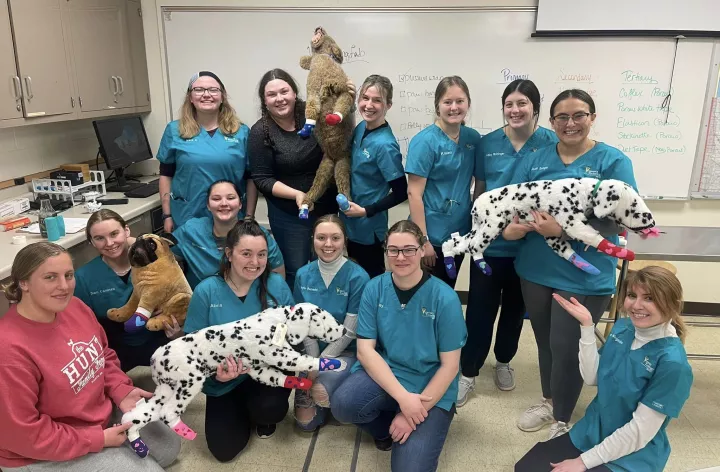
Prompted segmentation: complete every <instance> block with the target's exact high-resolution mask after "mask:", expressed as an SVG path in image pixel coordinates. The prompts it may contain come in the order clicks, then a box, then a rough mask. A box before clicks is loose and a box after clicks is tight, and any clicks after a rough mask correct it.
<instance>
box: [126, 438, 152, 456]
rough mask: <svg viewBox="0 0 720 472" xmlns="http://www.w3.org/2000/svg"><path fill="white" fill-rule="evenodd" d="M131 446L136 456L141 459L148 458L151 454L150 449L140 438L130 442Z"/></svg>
mask: <svg viewBox="0 0 720 472" xmlns="http://www.w3.org/2000/svg"><path fill="white" fill-rule="evenodd" d="M130 446H132V450H133V451H135V454H137V455H138V456H139V457H147V455H148V452H150V449H148V447H147V446H146V445H145V443H144V442H143V440H142V439H140V438H137V439H136V440H135V441H130Z"/></svg>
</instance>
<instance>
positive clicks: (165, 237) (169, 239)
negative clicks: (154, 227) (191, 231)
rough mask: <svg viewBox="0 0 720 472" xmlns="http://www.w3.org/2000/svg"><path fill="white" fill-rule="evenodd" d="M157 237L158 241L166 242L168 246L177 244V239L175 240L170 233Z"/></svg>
mask: <svg viewBox="0 0 720 472" xmlns="http://www.w3.org/2000/svg"><path fill="white" fill-rule="evenodd" d="M158 236H160V239H162V240H163V241H166V242H167V243H168V244H169V245H170V246H175V245H176V244H177V243H178V240H177V238H175V236H173V235H172V233H165V232H162V233H160V234H159V235H158Z"/></svg>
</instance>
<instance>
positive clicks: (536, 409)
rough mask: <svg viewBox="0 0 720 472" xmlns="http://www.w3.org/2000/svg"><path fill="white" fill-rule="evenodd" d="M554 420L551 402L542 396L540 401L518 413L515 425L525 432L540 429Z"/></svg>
mask: <svg viewBox="0 0 720 472" xmlns="http://www.w3.org/2000/svg"><path fill="white" fill-rule="evenodd" d="M554 421H555V418H554V417H553V406H552V403H550V401H549V400H547V399H545V398H543V401H542V402H541V403H538V404H537V405H533V406H531V407H530V408H528V409H527V410H525V412H524V413H523V414H522V415H520V418H519V419H518V422H517V427H518V428H520V429H521V430H523V431H527V432H533V431H540V430H541V429H543V428H544V427H545V425H548V424H550V423H553V422H554Z"/></svg>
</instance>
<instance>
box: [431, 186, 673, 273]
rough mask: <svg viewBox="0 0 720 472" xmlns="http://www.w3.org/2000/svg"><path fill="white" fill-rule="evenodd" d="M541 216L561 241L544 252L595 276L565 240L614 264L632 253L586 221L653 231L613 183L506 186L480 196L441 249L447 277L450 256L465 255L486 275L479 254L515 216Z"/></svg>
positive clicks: (642, 209)
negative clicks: (553, 224) (462, 229)
mask: <svg viewBox="0 0 720 472" xmlns="http://www.w3.org/2000/svg"><path fill="white" fill-rule="evenodd" d="M533 210H534V211H539V212H546V213H548V214H549V215H551V216H552V217H553V218H555V221H557V222H558V224H559V225H560V226H561V227H562V229H563V232H564V233H565V235H566V236H567V238H564V237H562V238H561V237H546V238H545V241H546V243H547V244H548V245H549V246H550V248H551V249H552V250H553V251H554V252H555V253H556V254H558V255H559V256H560V257H562V258H563V259H565V260H567V261H569V262H570V263H572V264H573V265H575V267H577V268H579V269H581V270H583V271H585V272H587V273H590V274H594V275H597V274H599V271H598V269H597V268H596V267H595V266H593V265H592V264H590V263H589V262H587V261H586V260H585V259H583V258H582V257H581V256H580V255H579V254H577V253H576V252H575V251H574V250H573V248H572V246H571V245H570V242H569V240H568V239H574V240H576V241H581V242H583V243H585V244H586V245H588V246H592V247H594V248H596V249H597V250H598V251H600V252H602V253H604V254H608V255H610V256H612V257H618V258H620V259H626V260H630V261H631V260H634V259H635V253H633V252H632V251H630V250H629V249H626V248H624V247H621V246H617V245H615V244H613V243H611V242H610V241H608V240H607V239H605V238H604V237H603V236H602V235H601V234H600V233H598V232H597V231H596V230H595V229H594V228H592V227H591V226H590V225H588V224H587V218H588V217H590V216H595V217H597V218H599V219H603V218H609V219H611V220H612V221H614V222H615V223H617V224H618V225H619V226H623V227H625V228H627V229H628V230H630V231H633V232H635V233H637V234H640V236H641V237H643V238H647V237H656V236H658V235H659V231H658V230H657V228H655V220H654V219H653V216H652V213H651V212H650V210H649V209H648V207H647V205H646V204H645V202H644V201H643V200H642V198H640V196H639V195H638V194H637V192H635V190H634V189H633V188H632V187H630V186H629V185H628V184H626V183H624V182H622V181H619V180H597V179H587V178H584V179H560V180H542V181H536V182H526V183H522V184H515V185H508V186H505V187H500V188H497V189H495V190H492V191H489V192H485V193H483V194H481V195H480V196H479V197H478V198H477V199H476V200H475V203H474V204H473V208H472V211H471V216H472V229H471V230H470V232H469V233H468V234H466V235H463V236H461V235H460V234H458V233H454V234H452V235H451V237H450V239H449V240H447V241H445V242H444V243H443V245H442V250H443V254H444V256H445V258H444V260H443V263H444V264H445V270H446V272H447V274H448V275H449V276H450V277H452V278H455V277H457V269H456V267H455V261H454V259H453V257H454V256H456V255H458V254H462V253H470V254H471V255H472V258H473V262H474V263H475V265H476V266H477V267H478V268H479V269H480V270H481V271H482V272H483V273H484V274H486V275H491V274H492V269H491V267H490V266H489V265H488V263H487V261H485V259H484V257H483V252H484V251H485V249H486V248H487V247H488V246H489V245H490V243H491V242H493V241H494V240H495V239H497V238H498V237H499V236H500V235H501V234H502V232H503V230H504V229H505V228H506V227H507V226H508V225H509V224H510V223H511V222H512V221H513V219H514V218H515V216H517V217H518V218H519V220H520V222H527V221H532V216H531V212H532V211H533Z"/></svg>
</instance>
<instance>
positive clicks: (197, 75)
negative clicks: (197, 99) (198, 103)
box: [188, 70, 225, 92]
mask: <svg viewBox="0 0 720 472" xmlns="http://www.w3.org/2000/svg"><path fill="white" fill-rule="evenodd" d="M200 77H212V78H213V79H215V80H216V81H217V83H219V84H220V88H221V89H222V90H223V92H224V91H225V85H223V83H222V80H220V77H218V76H217V75H215V74H213V73H212V72H210V71H209V70H201V71H200V72H196V73H195V74H193V76H192V77H190V82H189V83H188V92H189V91H190V89H191V88H192V84H193V83H194V82H195V81H196V80H197V79H199V78H200Z"/></svg>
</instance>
